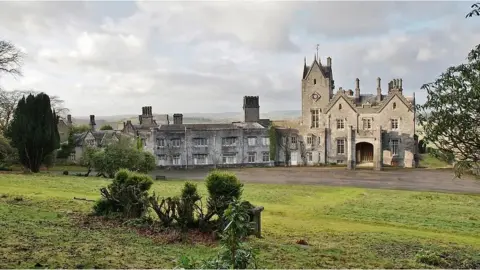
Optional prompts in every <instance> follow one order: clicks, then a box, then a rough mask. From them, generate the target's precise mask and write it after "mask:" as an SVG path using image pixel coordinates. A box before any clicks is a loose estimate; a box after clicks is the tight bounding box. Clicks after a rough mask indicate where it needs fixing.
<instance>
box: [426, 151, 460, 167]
mask: <svg viewBox="0 0 480 270" xmlns="http://www.w3.org/2000/svg"><path fill="white" fill-rule="evenodd" d="M420 167H425V168H435V169H436V168H451V167H452V165H450V164H448V163H447V162H445V161H442V160H440V159H438V158H436V157H434V156H432V155H431V154H428V153H427V154H421V155H420Z"/></svg>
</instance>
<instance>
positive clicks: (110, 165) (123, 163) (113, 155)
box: [82, 138, 155, 178]
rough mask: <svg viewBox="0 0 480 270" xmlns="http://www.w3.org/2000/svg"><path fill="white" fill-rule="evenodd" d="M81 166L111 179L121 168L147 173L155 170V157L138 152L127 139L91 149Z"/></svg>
mask: <svg viewBox="0 0 480 270" xmlns="http://www.w3.org/2000/svg"><path fill="white" fill-rule="evenodd" d="M82 164H84V166H87V167H88V168H94V169H95V171H97V172H98V173H99V175H103V176H106V177H110V178H113V177H114V175H115V173H116V172H117V171H118V170H120V169H121V168H126V169H129V170H130V171H137V172H141V173H148V172H149V171H151V170H153V169H154V168H155V157H154V156H153V155H152V154H151V153H148V152H144V151H143V150H138V149H136V148H135V145H134V144H133V143H132V141H131V140H129V139H128V138H120V140H119V141H118V142H113V143H110V144H108V145H107V146H106V147H105V148H104V149H101V150H97V149H91V150H89V151H88V153H86V154H85V155H84V157H83V160H82Z"/></svg>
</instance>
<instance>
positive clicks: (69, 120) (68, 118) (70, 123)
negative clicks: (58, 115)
mask: <svg viewBox="0 0 480 270" xmlns="http://www.w3.org/2000/svg"><path fill="white" fill-rule="evenodd" d="M72 124H73V122H72V115H71V114H69V115H67V125H68V126H71V125H72Z"/></svg>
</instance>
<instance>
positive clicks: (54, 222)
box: [0, 174, 480, 269]
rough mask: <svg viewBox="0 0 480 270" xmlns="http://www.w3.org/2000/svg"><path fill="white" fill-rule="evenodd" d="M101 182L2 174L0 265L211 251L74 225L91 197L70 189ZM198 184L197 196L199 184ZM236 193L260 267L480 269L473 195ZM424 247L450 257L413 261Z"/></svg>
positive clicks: (170, 184)
mask: <svg viewBox="0 0 480 270" xmlns="http://www.w3.org/2000/svg"><path fill="white" fill-rule="evenodd" d="M108 183H109V181H108V180H104V179H100V178H94V177H91V178H82V177H72V176H48V175H46V174H43V175H38V176H30V175H8V174H2V175H0V227H1V228H2V231H1V234H0V268H33V267H34V266H35V265H37V266H39V267H49V268H75V267H85V268H93V267H96V268H171V267H174V266H176V264H177V260H178V259H179V257H180V256H181V255H189V256H193V257H195V258H197V259H201V258H206V257H208V256H210V255H214V254H215V252H216V250H215V247H208V246H204V245H200V244H197V245H193V244H162V243H159V242H158V241H154V240H153V239H152V238H149V237H147V236H142V235H139V234H138V233H137V232H136V231H135V230H133V229H129V228H125V227H119V228H107V227H103V228H102V227H98V228H85V227H81V226H78V225H77V223H75V222H74V221H73V219H72V217H73V216H74V215H73V214H75V213H88V212H89V211H90V209H91V205H92V202H88V201H79V200H73V197H82V198H87V199H97V198H99V192H98V189H99V188H100V187H102V186H106V185H107V184H108ZM182 185H183V181H157V182H155V184H154V186H153V190H154V191H155V192H156V193H158V194H161V195H165V196H167V195H176V194H178V193H179V191H180V189H181V188H182ZM198 187H199V189H200V191H201V192H202V193H203V194H205V187H204V185H203V182H198ZM20 198H21V199H20ZM244 199H246V200H249V201H250V202H252V203H254V204H255V205H262V206H264V207H265V211H264V212H263V213H262V219H263V220H262V234H263V237H264V238H263V239H256V238H251V239H250V243H251V244H252V245H253V246H254V247H255V248H256V249H258V252H259V256H258V261H259V267H261V268H297V269H298V268H353V267H355V268H432V267H437V268H448V266H449V265H445V264H442V263H446V262H448V263H451V264H450V266H452V265H453V266H456V267H458V268H461V267H462V263H463V267H465V266H466V267H470V268H478V267H480V258H479V257H478V255H476V254H480V216H479V212H480V210H479V209H480V196H477V195H462V194H455V195H454V194H446V193H431V192H409V191H394V190H370V189H360V188H345V187H322V186H308V185H264V184H249V183H248V184H246V185H245V190H244ZM300 239H303V240H306V241H307V242H308V244H309V245H308V246H302V245H298V244H296V241H297V240H300ZM432 253H434V254H440V253H443V254H447V255H448V256H447V257H445V258H440V257H439V256H432V255H423V256H420V258H423V260H419V259H418V258H419V257H418V256H419V254H432ZM475 256H477V257H475ZM432 258H433V259H432ZM422 262H425V263H427V262H428V263H429V264H424V263H422Z"/></svg>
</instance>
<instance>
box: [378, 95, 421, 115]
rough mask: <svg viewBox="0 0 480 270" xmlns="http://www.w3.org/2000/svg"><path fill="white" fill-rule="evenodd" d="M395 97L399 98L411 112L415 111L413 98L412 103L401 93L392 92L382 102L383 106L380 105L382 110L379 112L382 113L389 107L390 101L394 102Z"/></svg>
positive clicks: (379, 109)
mask: <svg viewBox="0 0 480 270" xmlns="http://www.w3.org/2000/svg"><path fill="white" fill-rule="evenodd" d="M394 97H398V98H399V99H400V100H401V101H402V102H403V104H405V106H407V108H408V109H409V110H413V106H414V103H413V101H414V100H413V98H412V101H409V100H407V99H406V98H405V97H404V96H403V95H402V93H401V92H400V91H398V90H391V91H390V93H389V94H388V96H387V97H386V98H385V99H384V100H383V101H382V104H380V108H378V112H381V111H382V110H383V109H384V108H385V106H387V104H388V103H389V102H390V100H392V99H393V98H394Z"/></svg>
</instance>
